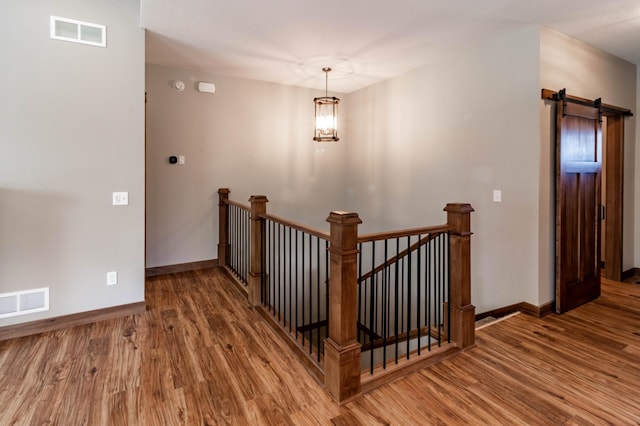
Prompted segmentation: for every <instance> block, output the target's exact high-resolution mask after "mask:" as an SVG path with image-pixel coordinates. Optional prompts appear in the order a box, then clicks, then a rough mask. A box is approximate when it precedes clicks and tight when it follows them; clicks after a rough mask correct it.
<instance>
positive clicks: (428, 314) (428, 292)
mask: <svg viewBox="0 0 640 426" xmlns="http://www.w3.org/2000/svg"><path fill="white" fill-rule="evenodd" d="M432 243H433V240H432V239H431V238H430V239H429V243H428V244H427V247H426V252H427V253H426V254H425V257H426V259H427V265H426V269H427V289H426V291H425V294H424V297H425V304H424V305H425V307H426V309H427V312H426V320H427V323H426V326H427V333H428V334H427V335H428V336H429V337H428V339H427V350H428V351H431V315H433V310H432V309H431V300H432V299H431V291H432V290H431V289H432V287H433V275H432V274H433V270H432V268H431V260H432V259H431V245H432Z"/></svg>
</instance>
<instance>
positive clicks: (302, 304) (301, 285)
mask: <svg viewBox="0 0 640 426" xmlns="http://www.w3.org/2000/svg"><path fill="white" fill-rule="evenodd" d="M304 247H305V245H304V232H303V233H302V253H301V256H302V271H300V274H301V278H302V279H301V280H300V288H301V289H302V299H301V300H300V306H302V326H303V327H304V314H305V312H304V294H305V292H304V289H305V287H306V285H305V283H304V271H305V269H304V268H305V264H304V261H305V258H306V256H305V251H304ZM302 347H303V348H304V328H303V329H302Z"/></svg>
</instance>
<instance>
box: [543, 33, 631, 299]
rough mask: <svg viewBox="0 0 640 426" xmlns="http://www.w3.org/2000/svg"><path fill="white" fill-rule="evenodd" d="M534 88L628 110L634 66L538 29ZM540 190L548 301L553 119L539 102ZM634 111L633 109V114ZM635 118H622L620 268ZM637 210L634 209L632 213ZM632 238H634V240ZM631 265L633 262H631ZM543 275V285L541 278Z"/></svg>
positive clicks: (627, 232) (626, 238) (627, 226)
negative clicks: (537, 82) (563, 91)
mask: <svg viewBox="0 0 640 426" xmlns="http://www.w3.org/2000/svg"><path fill="white" fill-rule="evenodd" d="M540 35H541V37H540V40H541V43H540V87H541V88H547V89H552V90H560V89H562V88H566V89H567V93H570V94H572V95H576V96H580V97H584V98H589V99H596V98H602V101H603V102H604V103H607V104H612V105H616V106H620V107H624V108H629V109H631V110H634V109H635V105H636V75H637V71H636V66H635V65H633V64H631V63H629V62H626V61H624V60H622V59H619V58H617V57H615V56H612V55H609V54H607V53H605V52H602V51H600V50H598V49H595V48H593V47H591V46H589V45H586V44H584V43H581V42H579V41H577V40H575V39H572V38H569V37H567V36H565V35H563V34H560V33H558V32H555V31H552V30H549V29H546V28H543V29H542V30H541V32H540ZM539 104H540V128H541V132H540V135H541V159H542V160H541V174H540V178H541V186H540V241H541V244H540V277H541V282H540V295H539V300H540V303H545V302H547V301H550V300H552V299H553V298H554V294H553V293H554V283H553V271H554V268H555V258H554V251H553V247H554V244H555V239H554V238H555V237H554V233H553V229H554V227H555V222H554V219H553V211H554V205H555V200H554V192H553V187H552V185H549V184H548V183H550V182H552V180H551V179H550V178H551V177H552V176H553V168H554V167H555V166H554V164H555V163H554V161H555V160H554V155H553V152H554V148H553V147H554V143H555V142H554V139H553V134H552V124H553V122H554V120H555V118H554V117H555V115H554V114H555V113H554V111H553V102H548V101H547V102H545V101H542V100H540V101H539ZM634 113H637V111H635V110H634ZM635 135H636V128H635V118H634V117H631V118H627V119H626V120H625V141H624V143H625V153H624V159H625V164H624V212H623V214H624V229H623V262H622V263H623V269H625V270H626V269H629V268H632V267H633V266H634V263H635V262H634V256H635V255H637V250H636V249H635V248H634V244H635V245H636V246H637V243H634V238H633V237H634V229H635V224H634V222H636V221H637V219H636V216H637V215H635V214H634V205H635V187H636V173H635V158H634V157H635ZM636 211H638V210H636ZM637 240H638V239H637V238H636V239H635V241H637ZM635 264H636V265H637V263H635ZM545 276H546V277H548V280H547V281H548V282H547V283H546V285H545V281H544V279H542V278H544V277H545Z"/></svg>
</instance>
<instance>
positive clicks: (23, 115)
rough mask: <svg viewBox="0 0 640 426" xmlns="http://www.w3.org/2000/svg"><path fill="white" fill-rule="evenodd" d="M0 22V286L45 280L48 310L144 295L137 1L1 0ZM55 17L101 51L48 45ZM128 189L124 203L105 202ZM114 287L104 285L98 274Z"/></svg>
mask: <svg viewBox="0 0 640 426" xmlns="http://www.w3.org/2000/svg"><path fill="white" fill-rule="evenodd" d="M2 7H3V12H4V13H3V14H2V15H1V17H0V37H1V38H2V40H3V47H2V65H1V66H0V81H2V84H0V99H1V101H0V117H2V118H1V119H0V120H1V124H0V152H1V153H2V167H0V293H5V292H13V291H19V290H27V289H34V288H40V287H47V286H48V287H50V310H49V311H48V312H42V313H37V314H29V315H24V316H18V317H12V318H6V319H0V326H3V325H9V324H14V323H20V322H27V321H33V320H36V319H42V318H48V317H57V316H61V315H66V314H73V313H78V312H83V311H89V310H93V309H100V308H106V307H111V306H117V305H122V304H128V303H133V302H140V301H143V300H144V168H143V165H144V125H143V123H144V32H143V31H142V30H141V29H140V28H139V19H138V11H139V4H138V2H137V1H130V0H113V1H108V2H103V1H100V2H86V1H83V0H56V1H42V0H34V1H26V2H25V1H22V0H5V1H4V2H3V4H2ZM50 15H56V16H61V17H68V18H72V19H77V20H81V21H88V22H93V23H98V24H105V25H106V26H107V39H108V45H107V47H106V48H101V47H92V46H86V45H81V44H76V43H69V42H64V41H57V40H51V39H50V38H49V17H50ZM113 191H128V192H129V198H130V205H129V206H127V207H114V206H112V205H111V198H112V197H111V195H112V192H113ZM108 271H117V272H118V278H119V282H118V284H117V285H115V286H112V287H107V286H106V273H107V272H108Z"/></svg>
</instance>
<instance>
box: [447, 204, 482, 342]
mask: <svg viewBox="0 0 640 426" xmlns="http://www.w3.org/2000/svg"><path fill="white" fill-rule="evenodd" d="M444 211H446V212H447V224H448V225H450V226H452V227H453V230H452V231H451V232H450V240H449V249H450V257H449V262H450V268H449V270H450V274H449V286H450V291H451V293H450V298H449V308H450V309H451V323H450V326H451V340H452V341H454V342H455V343H456V344H457V345H458V347H459V348H461V349H462V348H468V347H470V346H473V345H474V344H475V312H476V308H475V306H473V305H472V304H471V235H472V232H471V212H472V211H474V210H473V207H471V204H447V206H446V207H445V208H444Z"/></svg>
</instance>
